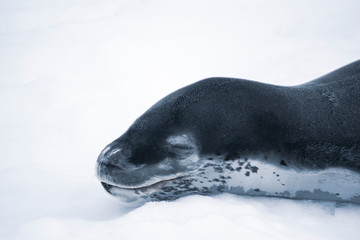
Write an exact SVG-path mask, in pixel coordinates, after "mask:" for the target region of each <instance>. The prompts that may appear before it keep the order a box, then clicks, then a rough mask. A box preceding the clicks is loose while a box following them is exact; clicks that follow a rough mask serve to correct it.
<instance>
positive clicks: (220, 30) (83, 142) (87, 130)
mask: <svg viewBox="0 0 360 240" xmlns="http://www.w3.org/2000/svg"><path fill="white" fill-rule="evenodd" d="M359 12H360V2H359V1H357V0H353V1H343V0H342V1H340V0H339V1H325V0H318V1H296V0H289V1H285V0H275V1H265V0H262V1H256V0H255V1H254V0H243V1H235V0H218V1H217V0H152V1H150V0H147V1H145V0H101V1H100V0H63V1H55V0H32V1H27V0H2V1H0V112H1V118H0V159H1V165H0V180H1V181H0V193H1V198H0V212H1V214H0V239H37V240H39V239H87V240H88V239H252V240H255V239H327V240H328V239H359V235H360V228H359V226H360V217H359V216H360V206H357V205H351V204H340V205H339V204H335V203H329V202H314V201H295V200H285V199H275V198H256V197H246V196H234V195H228V194H223V195H218V196H215V197H201V196H190V197H186V198H182V199H179V200H177V201H174V202H150V203H147V204H145V205H144V206H142V207H139V208H136V209H131V208H129V207H126V206H124V205H122V204H121V203H120V202H119V201H118V200H116V199H115V198H113V197H111V196H110V195H108V194H107V193H106V192H105V191H104V190H103V189H102V187H101V185H100V183H99V181H98V180H97V179H96V176H95V162H96V158H97V156H98V154H99V153H100V151H101V150H102V149H103V148H104V147H105V146H106V144H108V143H109V142H111V141H112V140H114V139H115V138H117V137H119V136H120V135H121V134H122V133H123V132H124V131H125V130H126V129H127V127H128V126H130V124H131V123H132V122H133V121H134V120H135V119H136V118H137V117H138V116H140V114H141V113H143V112H144V111H146V109H148V108H149V107H150V106H151V105H152V104H154V103H155V102H156V101H157V100H159V99H161V98H162V97H164V96H165V95H166V94H168V93H170V92H172V91H174V90H176V89H178V88H180V87H183V86H185V85H188V84H190V83H193V82H195V81H197V80H200V79H203V78H206V77H213V76H227V77H238V78H245V79H253V80H258V81H262V82H267V83H274V84H281V85H294V84H299V83H303V82H306V81H308V80H311V79H314V78H316V77H319V76H320V75H322V74H325V73H327V72H329V71H331V70H334V69H336V68H338V67H340V66H343V65H345V64H348V63H350V62H352V61H354V60H357V59H359V57H360V44H359V42H360V28H359V26H358V23H359V22H360V14H359Z"/></svg>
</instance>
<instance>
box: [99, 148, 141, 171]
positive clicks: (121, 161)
mask: <svg viewBox="0 0 360 240" xmlns="http://www.w3.org/2000/svg"><path fill="white" fill-rule="evenodd" d="M130 155H131V154H130V151H129V150H125V148H124V146H122V145H121V144H119V143H116V142H115V143H111V144H109V145H108V146H106V147H105V148H104V150H102V151H101V153H100V155H99V157H98V159H97V164H98V166H97V171H98V174H99V175H102V173H103V172H108V171H111V172H114V173H115V172H116V173H121V172H126V171H129V170H132V169H134V168H135V165H134V164H132V163H130V162H129V157H130Z"/></svg>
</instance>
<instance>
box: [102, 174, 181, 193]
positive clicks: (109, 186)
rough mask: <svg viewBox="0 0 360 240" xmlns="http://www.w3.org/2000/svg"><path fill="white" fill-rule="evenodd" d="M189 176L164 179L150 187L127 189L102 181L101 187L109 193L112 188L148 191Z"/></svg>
mask: <svg viewBox="0 0 360 240" xmlns="http://www.w3.org/2000/svg"><path fill="white" fill-rule="evenodd" d="M186 176H187V175H182V176H177V177H173V178H170V179H164V180H161V181H158V182H155V183H152V184H149V185H145V186H139V187H131V186H129V187H127V186H118V185H115V184H110V183H107V182H104V181H100V182H101V185H103V187H104V188H105V189H106V190H107V191H109V190H110V189H111V188H113V187H114V188H118V189H121V190H129V191H137V190H146V189H149V188H152V187H156V186H158V185H164V184H165V183H167V182H170V181H174V180H178V179H181V178H185V177H186Z"/></svg>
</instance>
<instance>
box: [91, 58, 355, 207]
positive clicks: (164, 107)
mask: <svg viewBox="0 0 360 240" xmlns="http://www.w3.org/2000/svg"><path fill="white" fill-rule="evenodd" d="M96 171H97V176H98V178H99V180H100V181H101V184H102V185H103V187H104V188H105V190H106V191H107V192H109V193H110V194H112V195H114V196H117V197H119V198H120V199H122V201H124V202H146V201H159V200H173V199H177V198H179V197H182V196H186V195H190V194H201V195H211V194H217V193H222V192H229V193H234V194H245V195H257V196H268V197H282V198H292V199H312V200H330V201H338V202H350V203H356V204H360V60H359V61H356V62H353V63H351V64H349V65H346V66H344V67H342V68H340V69H337V70H335V71H333V72H331V73H328V74H326V75H324V76H322V77H320V78H317V79H315V80H313V81H310V82H307V83H305V84H301V85H297V86H290V87H289V86H276V85H271V84H265V83H260V82H256V81H250V80H244V79H233V78H209V79H205V80H201V81H199V82H196V83H194V84H191V85H189V86H186V87H184V88H181V89H179V90H177V91H175V92H173V93H171V94H169V95H168V96H166V97H164V98H163V99H161V100H160V101H159V102H157V103H156V104H155V105H153V106H152V107H151V108H150V109H149V110H148V111H146V112H145V113H144V114H143V115H141V116H140V117H139V118H138V119H137V120H136V121H135V122H134V123H133V124H132V125H131V126H130V128H129V129H128V130H127V131H126V132H125V133H124V134H123V135H122V136H120V137H119V138H118V139H116V140H115V141H113V142H112V143H110V144H109V145H107V146H106V147H105V149H104V150H103V151H102V152H101V153H100V155H99V157H98V159H97V170H96Z"/></svg>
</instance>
